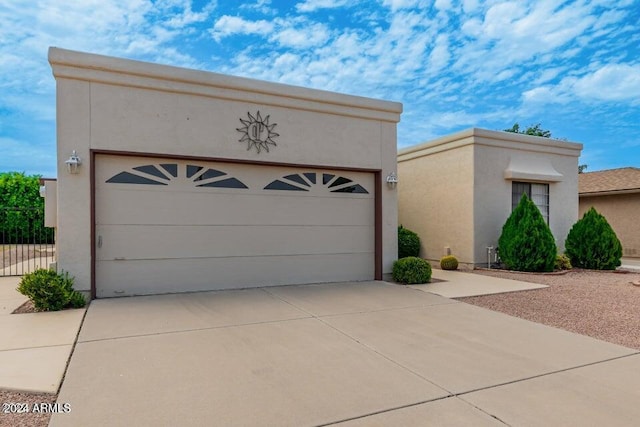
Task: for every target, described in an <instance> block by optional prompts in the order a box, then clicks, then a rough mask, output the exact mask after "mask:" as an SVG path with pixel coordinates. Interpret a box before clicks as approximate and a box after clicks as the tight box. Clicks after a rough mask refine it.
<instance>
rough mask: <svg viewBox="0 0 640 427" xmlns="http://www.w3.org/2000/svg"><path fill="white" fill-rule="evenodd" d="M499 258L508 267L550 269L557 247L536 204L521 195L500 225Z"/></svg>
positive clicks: (534, 269)
mask: <svg viewBox="0 0 640 427" xmlns="http://www.w3.org/2000/svg"><path fill="white" fill-rule="evenodd" d="M498 245H499V247H500V259H501V260H502V262H503V263H504V264H505V266H506V267H507V268H508V269H509V270H517V271H553V267H554V265H555V261H556V254H557V248H556V243H555V239H554V238H553V234H551V230H550V229H549V226H548V225H547V223H546V222H545V220H544V218H543V217H542V214H541V213H540V211H539V210H538V207H537V206H536V205H535V204H534V203H533V202H532V201H531V200H530V199H529V198H528V197H527V195H526V194H523V195H522V199H520V203H518V206H517V207H516V208H515V209H514V210H513V212H512V213H511V216H509V218H508V219H507V222H505V224H504V226H503V227H502V234H501V235H500V239H499V240H498Z"/></svg>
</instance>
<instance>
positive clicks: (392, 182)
mask: <svg viewBox="0 0 640 427" xmlns="http://www.w3.org/2000/svg"><path fill="white" fill-rule="evenodd" d="M387 185H388V186H389V188H390V189H392V190H393V189H394V188H396V185H398V176H397V175H396V173H395V172H391V173H390V174H389V175H387Z"/></svg>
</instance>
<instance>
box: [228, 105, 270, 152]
mask: <svg viewBox="0 0 640 427" xmlns="http://www.w3.org/2000/svg"><path fill="white" fill-rule="evenodd" d="M247 116H249V120H244V119H240V121H241V122H242V124H243V125H244V127H242V128H236V130H237V131H238V132H242V133H243V134H244V135H242V138H240V139H239V140H238V141H239V142H246V143H247V150H251V147H254V148H255V149H256V150H257V151H258V154H259V153H260V151H262V150H263V149H264V150H265V151H266V152H267V153H268V152H269V145H273V146H274V147H275V146H276V145H277V144H276V142H275V141H274V140H273V138H275V137H277V136H280V135H278V134H277V133H275V132H274V131H273V128H275V127H276V124H275V123H274V124H272V125H270V124H269V116H266V117H265V118H264V119H263V118H262V116H261V115H260V111H258V113H257V114H256V115H255V117H254V116H252V115H251V113H247Z"/></svg>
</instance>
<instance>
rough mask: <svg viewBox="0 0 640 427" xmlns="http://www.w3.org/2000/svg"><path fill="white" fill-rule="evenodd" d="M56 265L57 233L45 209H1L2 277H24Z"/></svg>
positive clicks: (0, 246) (0, 263) (0, 254)
mask: <svg viewBox="0 0 640 427" xmlns="http://www.w3.org/2000/svg"><path fill="white" fill-rule="evenodd" d="M53 262H55V236H54V230H53V229H52V228H48V227H45V226H44V212H43V210H42V209H41V208H26V209H25V208H15V207H2V206H0V277H1V276H22V275H23V274H25V273H29V272H31V271H33V270H35V269H37V268H48V267H49V265H50V264H51V263H53Z"/></svg>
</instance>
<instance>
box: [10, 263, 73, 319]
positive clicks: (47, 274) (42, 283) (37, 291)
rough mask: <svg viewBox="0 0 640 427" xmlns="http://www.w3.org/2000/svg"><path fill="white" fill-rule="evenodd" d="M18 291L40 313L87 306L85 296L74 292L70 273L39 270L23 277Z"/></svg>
mask: <svg viewBox="0 0 640 427" xmlns="http://www.w3.org/2000/svg"><path fill="white" fill-rule="evenodd" d="M17 290H18V292H20V293H21V294H22V295H24V296H27V297H29V299H30V300H31V301H32V302H33V305H34V307H35V308H36V310H38V311H58V310H62V309H64V308H68V307H72V308H80V307H84V305H85V300H84V297H83V295H82V294H81V293H80V292H78V291H74V290H73V278H70V277H69V274H68V273H64V274H58V273H57V272H55V271H53V270H48V269H44V268H41V269H37V270H35V271H33V272H32V273H28V274H25V275H24V276H23V277H22V280H21V281H20V284H19V285H18V288H17Z"/></svg>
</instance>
